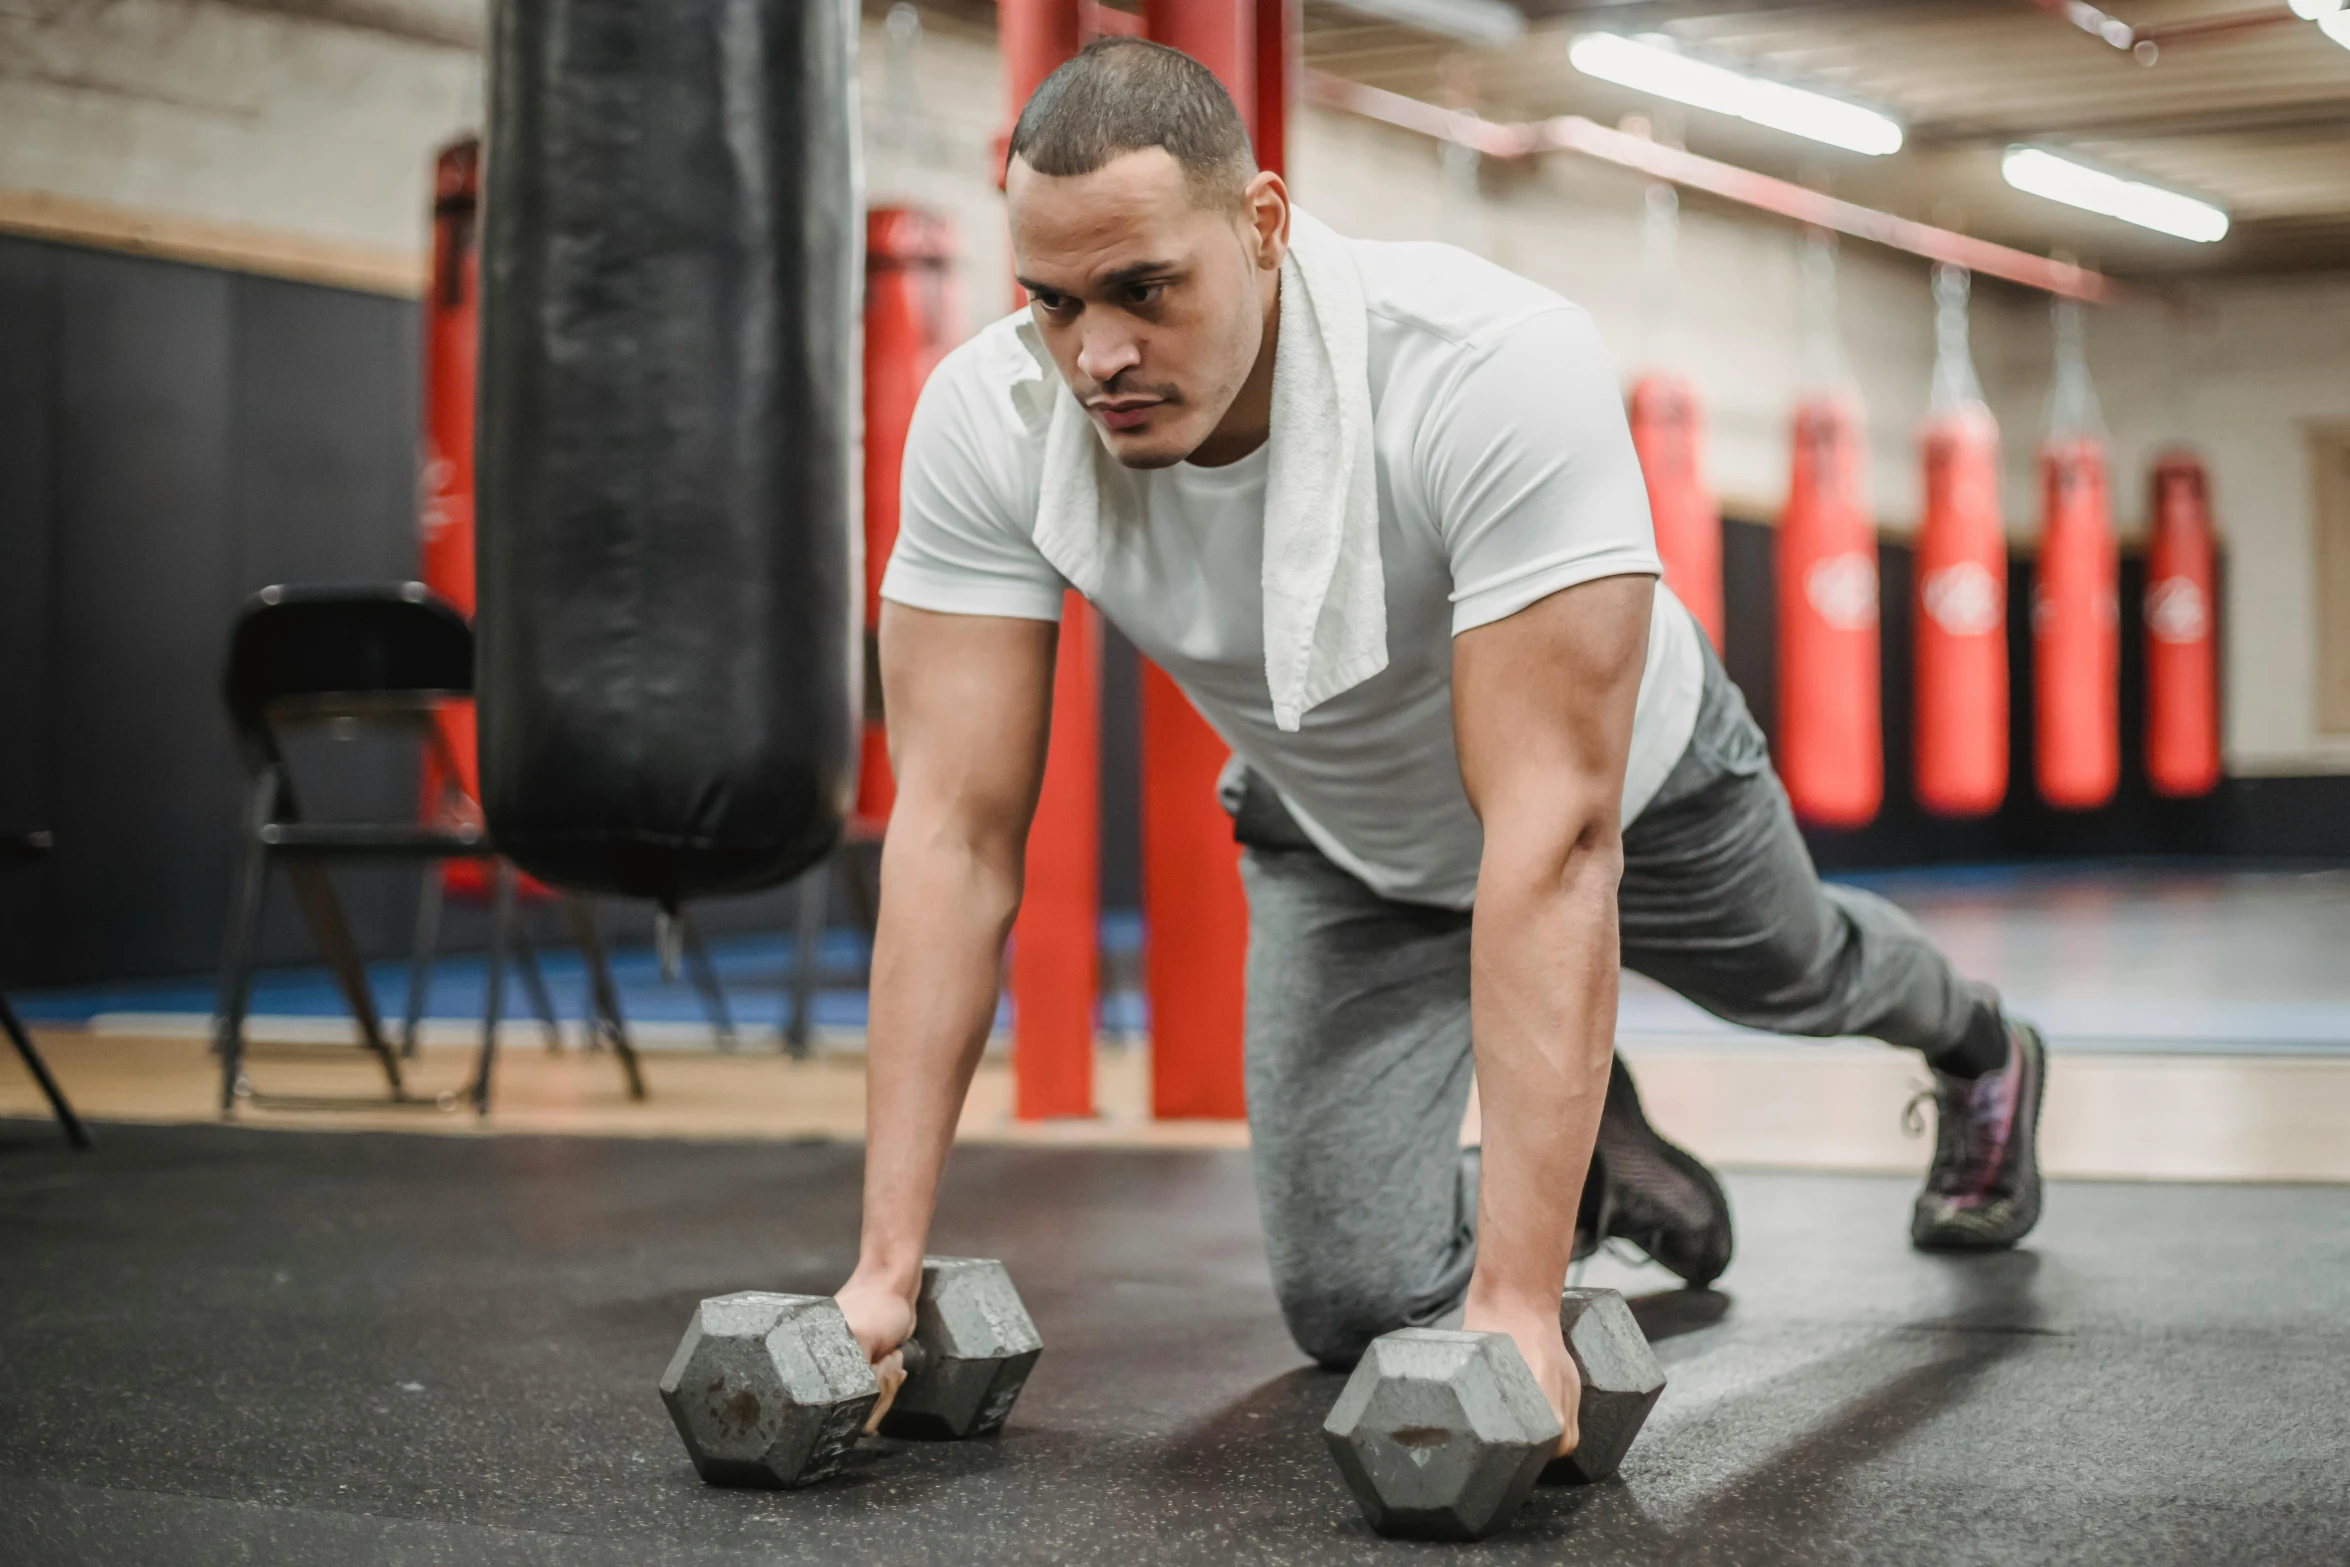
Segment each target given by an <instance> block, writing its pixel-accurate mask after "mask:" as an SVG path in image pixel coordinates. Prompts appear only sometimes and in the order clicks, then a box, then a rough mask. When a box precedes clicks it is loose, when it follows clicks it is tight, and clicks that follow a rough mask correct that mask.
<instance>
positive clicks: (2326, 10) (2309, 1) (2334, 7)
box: [2291, 0, 2342, 22]
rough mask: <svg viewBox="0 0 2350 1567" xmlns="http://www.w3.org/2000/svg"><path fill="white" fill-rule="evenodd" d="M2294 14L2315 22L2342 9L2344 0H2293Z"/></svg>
mask: <svg viewBox="0 0 2350 1567" xmlns="http://www.w3.org/2000/svg"><path fill="white" fill-rule="evenodd" d="M2291 3H2292V6H2293V14H2294V15H2295V16H2302V17H2307V18H2308V19H2309V20H2310V21H2312V22H2315V21H2318V20H2320V19H2322V18H2324V17H2328V16H2332V15H2334V14H2335V13H2336V12H2338V11H2340V10H2341V9H2342V0H2291Z"/></svg>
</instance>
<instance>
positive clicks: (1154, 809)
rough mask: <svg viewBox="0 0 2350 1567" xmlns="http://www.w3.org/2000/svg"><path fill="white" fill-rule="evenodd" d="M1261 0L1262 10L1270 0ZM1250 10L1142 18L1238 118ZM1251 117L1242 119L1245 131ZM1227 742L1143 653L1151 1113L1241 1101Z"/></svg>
mask: <svg viewBox="0 0 2350 1567" xmlns="http://www.w3.org/2000/svg"><path fill="white" fill-rule="evenodd" d="M1265 4H1266V8H1267V9H1268V10H1272V9H1274V8H1275V7H1276V5H1278V4H1280V0H1265ZM1283 9H1284V10H1285V9H1286V8H1285V7H1284V8H1283ZM1255 12H1256V7H1255V5H1253V4H1251V3H1250V0H1146V3H1145V5H1144V7H1143V19H1144V26H1145V28H1146V30H1147V31H1148V33H1149V35H1150V37H1151V38H1153V39H1155V40H1156V41H1158V42H1160V43H1163V44H1168V45H1170V46H1172V47H1174V48H1177V49H1181V50H1182V51H1183V52H1184V53H1186V54H1188V55H1190V56H1191V57H1192V58H1193V59H1195V60H1197V61H1199V62H1200V63H1201V64H1202V65H1205V66H1206V67H1207V68H1208V69H1209V70H1211V71H1214V72H1215V73H1216V78H1217V80H1219V81H1221V82H1222V83H1223V84H1224V90H1225V91H1226V92H1228V93H1230V94H1231V95H1232V101H1233V103H1234V104H1235V105H1236V106H1238V108H1239V109H1240V112H1241V116H1242V118H1243V119H1253V118H1255V117H1256V116H1257V115H1258V114H1260V113H1261V112H1262V111H1261V109H1260V107H1259V99H1258V96H1257V91H1256V72H1255V55H1256V52H1257V43H1256V41H1257V18H1256V15H1255ZM1256 129H1257V127H1256V126H1254V125H1252V126H1251V131H1252V134H1253V133H1254V132H1255V131H1256ZM1259 161H1260V162H1264V158H1263V154H1262V152H1261V151H1260V155H1259ZM1265 166H1266V167H1275V165H1274V164H1272V163H1265ZM1227 754H1228V753H1227V751H1226V748H1225V745H1224V742H1223V741H1222V740H1220V739H1219V738H1217V735H1216V732H1215V731H1214V730H1212V729H1210V728H1209V727H1208V726H1207V724H1206V723H1205V722H1204V721H1203V720H1202V719H1201V718H1200V716H1199V715H1198V714H1197V713H1195V712H1193V711H1192V708H1191V703H1190V702H1189V701H1188V700H1187V699H1186V698H1185V697H1184V695H1183V692H1182V691H1181V690H1180V689H1179V688H1178V687H1177V686H1176V684H1175V682H1174V681H1173V680H1171V679H1169V678H1168V676H1167V675H1166V674H1165V673H1164V672H1163V671H1162V670H1160V669H1158V668H1157V667H1156V666H1154V665H1151V664H1149V663H1147V662H1146V663H1145V664H1144V665H1143V668H1142V902H1143V938H1144V952H1143V972H1144V978H1145V985H1146V988H1147V989H1148V991H1149V993H1150V1017H1151V1113H1152V1114H1153V1115H1156V1116H1159V1117H1161V1118H1175V1117H1186V1118H1194V1119H1208V1120H1237V1119H1239V1118H1240V1117H1242V1116H1243V1115H1245V1114H1246V1113H1247V1101H1246V1096H1245V1094H1244V1091H1243V1089H1242V1085H1241V1059H1240V1057H1241V1051H1240V1041H1241V1018H1242V1012H1243V1009H1244V1004H1245V993H1244V990H1243V984H1242V973H1243V970H1244V968H1245V967H1246V964H1247V958H1248V902H1247V899H1246V898H1245V897H1244V896H1243V895H1242V893H1241V890H1240V851H1239V849H1238V848H1237V846H1235V845H1234V843H1233V841H1232V823H1231V822H1230V821H1229V820H1228V819H1226V817H1225V815H1224V812H1223V810H1222V808H1221V807H1219V806H1218V805H1217V803H1216V775H1217V773H1218V772H1220V771H1221V770H1222V768H1223V765H1224V759H1225V757H1226V755H1227Z"/></svg>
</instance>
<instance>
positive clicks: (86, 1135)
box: [0, 992, 90, 1148]
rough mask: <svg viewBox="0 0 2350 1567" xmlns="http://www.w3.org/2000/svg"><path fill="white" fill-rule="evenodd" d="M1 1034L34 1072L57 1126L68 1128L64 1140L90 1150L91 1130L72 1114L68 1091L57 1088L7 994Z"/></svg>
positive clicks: (1, 1001)
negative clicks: (2, 1033) (66, 1094)
mask: <svg viewBox="0 0 2350 1567" xmlns="http://www.w3.org/2000/svg"><path fill="white" fill-rule="evenodd" d="M0 1031H5V1032H6V1033H7V1035H8V1040H9V1043H10V1044H13V1045H14V1046H16V1053H17V1054H18V1055H20V1056H22V1057H24V1064H25V1070H27V1071H29V1072H31V1073H32V1074H33V1081H34V1082H36V1083H38V1084H40V1085H41V1094H42V1097H44V1098H45V1099H47V1100H48V1101H49V1109H50V1110H51V1111H52V1112H53V1113H54V1114H55V1115H56V1117H57V1124H58V1125H59V1126H61V1127H63V1128H65V1140H66V1141H67V1142H69V1143H71V1144H73V1146H74V1147H76V1148H87V1147H89V1146H90V1132H89V1128H87V1127H85V1126H83V1125H82V1118H81V1117H80V1116H78V1115H75V1114H74V1113H73V1106H72V1105H71V1104H69V1103H67V1102H66V1098H65V1090H64V1089H62V1088H59V1087H58V1086H57V1079H55V1078H54V1077H51V1076H50V1075H49V1063H48V1062H46V1061H44V1060H42V1059H41V1052H40V1051H39V1050H37V1049H35V1048H34V1047H33V1036H32V1035H30V1034H28V1033H26V1032H25V1031H24V1024H23V1023H21V1022H19V1021H18V1020H17V1016H16V1008H14V1007H12V1006H10V1005H9V1004H8V996H7V994H6V993H5V992H0Z"/></svg>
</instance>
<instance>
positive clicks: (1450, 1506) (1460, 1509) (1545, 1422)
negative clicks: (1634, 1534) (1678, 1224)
mask: <svg viewBox="0 0 2350 1567" xmlns="http://www.w3.org/2000/svg"><path fill="white" fill-rule="evenodd" d="M1559 1326H1560V1330H1561V1332H1562V1334H1563V1335H1564V1337H1565V1339H1566V1344H1567V1351H1568V1353H1569V1354H1571V1355H1572V1356H1573V1357H1574V1360H1575V1368H1576V1370H1577V1371H1579V1372H1580V1373H1581V1374H1582V1378H1583V1397H1582V1400H1581V1402H1580V1403H1579V1404H1578V1405H1577V1407H1576V1417H1577V1423H1578V1425H1579V1427H1580V1430H1581V1436H1580V1445H1579V1446H1578V1447H1577V1449H1576V1451H1575V1452H1574V1453H1572V1454H1570V1455H1568V1456H1567V1457H1566V1458H1564V1459H1560V1460H1557V1461H1556V1467H1555V1468H1550V1466H1551V1465H1552V1462H1553V1460H1552V1458H1551V1455H1552V1453H1553V1452H1554V1451H1555V1450H1556V1448H1557V1447H1558V1439H1559V1423H1558V1418H1557V1417H1556V1416H1555V1415H1553V1414H1552V1413H1551V1412H1550V1406H1549V1404H1548V1403H1546V1402H1545V1401H1544V1399H1543V1397H1542V1389H1541V1387H1540V1386H1539V1385H1538V1384H1537V1383H1536V1382H1535V1380H1534V1373H1533V1372H1532V1371H1530V1370H1528V1369H1527V1367H1526V1361H1525V1357H1524V1356H1522V1355H1520V1354H1519V1353H1518V1347H1517V1345H1516V1344H1515V1343H1513V1342H1511V1340H1510V1338H1509V1335H1507V1334H1505V1333H1459V1332H1451V1331H1447V1330H1444V1329H1439V1328H1405V1329H1402V1330H1401V1331H1399V1332H1395V1333H1389V1334H1386V1335H1385V1336H1383V1337H1381V1338H1379V1339H1376V1340H1374V1341H1373V1342H1372V1344H1371V1347H1370V1349H1369V1350H1368V1351H1367V1352H1366V1353H1365V1354H1364V1356H1363V1359H1362V1363H1361V1364H1360V1365H1358V1366H1356V1367H1355V1371H1354V1375H1353V1376H1352V1377H1350V1378H1348V1380H1347V1384H1346V1388H1345V1390H1344V1391H1342V1392H1341V1393H1340V1394H1339V1395H1338V1403H1337V1404H1336V1406H1335V1407H1333V1408H1332V1409H1331V1411H1330V1418H1329V1419H1328V1420H1327V1421H1325V1422H1324V1423H1323V1426H1322V1432H1323V1435H1324V1436H1325V1437H1326V1438H1327V1439H1328V1441H1329V1443H1330V1452H1331V1456H1333V1457H1334V1458H1336V1459H1337V1460H1338V1468H1339V1472H1340V1473H1341V1474H1342V1475H1344V1476H1345V1478H1346V1483H1347V1487H1348V1489H1350V1490H1351V1491H1353V1492H1354V1495H1355V1500H1356V1501H1357V1502H1359V1503H1360V1504H1361V1505H1362V1509H1363V1516H1364V1517H1365V1518H1367V1519H1368V1520H1369V1521H1370V1524H1371V1527H1372V1528H1374V1529H1376V1530H1378V1531H1379V1532H1380V1533H1381V1534H1393V1535H1410V1536H1416V1537H1419V1538H1423V1539H1439V1540H1479V1539H1483V1538H1484V1537H1485V1536H1486V1535H1489V1534H1491V1533H1493V1532H1494V1531H1495V1530H1497V1529H1499V1528H1501V1527H1502V1526H1503V1525H1504V1524H1506V1523H1508V1522H1509V1520H1510V1518H1511V1517H1512V1515H1514V1514H1515V1513H1516V1512H1517V1510H1518V1506H1519V1504H1520V1503H1521V1502H1523V1501H1524V1500H1525V1499H1526V1493H1527V1492H1529V1491H1531V1490H1532V1489H1533V1488H1534V1482H1535V1480H1536V1479H1537V1478H1538V1477H1540V1476H1542V1475H1543V1474H1544V1473H1545V1470H1546V1468H1550V1472H1551V1473H1552V1474H1553V1475H1554V1476H1555V1477H1556V1478H1560V1479H1577V1480H1604V1479H1606V1478H1607V1477H1608V1476H1609V1475H1611V1474H1613V1473H1615V1470H1616V1466H1617V1465H1618V1464H1619V1463H1621V1462H1622V1461H1623V1457H1624V1453H1625V1451H1626V1450H1627V1449H1628V1448H1630V1447H1631V1445H1632V1439H1633V1438H1634V1437H1636V1436H1638V1435H1639V1434H1640V1427H1641V1424H1642V1422H1644V1421H1645V1420H1647V1418H1648V1412H1649V1410H1650V1409H1652V1408H1653V1407H1655V1404H1656V1400H1657V1397H1658V1395H1659V1394H1661V1393H1662V1392H1663V1391H1664V1385H1665V1377H1664V1371H1663V1369H1662V1368H1661V1367H1659V1366H1658V1365H1657V1363H1656V1356H1655V1355H1654V1353H1652V1352H1651V1351H1650V1349H1649V1347H1648V1340H1647V1338H1646V1337H1645V1336H1644V1335H1643V1334H1642V1333H1641V1331H1640V1324H1639V1323H1638V1322H1636V1321H1634V1320H1633V1317H1632V1310H1631V1307H1629V1306H1628V1305H1626V1304H1625V1302H1624V1298H1623V1296H1621V1295H1619V1294H1617V1293H1616V1292H1615V1291H1614V1290H1585V1289H1573V1290H1568V1291H1566V1292H1565V1294H1564V1295H1563V1296H1562V1297H1561V1299H1560V1301H1559Z"/></svg>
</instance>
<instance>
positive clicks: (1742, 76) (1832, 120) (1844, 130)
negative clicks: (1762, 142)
mask: <svg viewBox="0 0 2350 1567" xmlns="http://www.w3.org/2000/svg"><path fill="white" fill-rule="evenodd" d="M1567 58H1568V59H1569V60H1570V61H1572V62H1574V66H1575V69H1576V70H1578V71H1581V72H1582V73H1583V74H1584V75H1586V76H1596V77H1598V78H1599V79H1600V80H1601V81H1606V82H1614V83H1615V84H1616V85H1617V86H1619V87H1630V88H1632V89H1634V90H1635V91H1638V92H1645V93H1654V94H1656V95H1657V96H1658V97H1659V98H1670V99H1672V100H1673V101H1674V102H1676V103H1686V104H1691V105H1694V106H1695V107H1697V108H1700V109H1711V110H1713V111H1714V112H1715V113H1716V114H1730V115H1735V116H1737V117H1738V118H1739V119H1741V120H1752V121H1753V122H1754V123H1755V124H1757V125H1768V126H1769V127H1771V129H1773V130H1778V131H1788V132H1791V133H1792V134H1794V135H1797V136H1808V137H1810V138H1811V139H1812V140H1813V141H1824V142H1826V143H1827V144H1828V145H1829V146H1831V147H1843V148H1846V149H1848V150H1850V151H1852V152H1865V153H1867V154H1869V155H1870V156H1871V157H1881V156H1883V155H1884V154H1886V153H1888V152H1898V151H1899V150H1900V149H1901V127H1900V125H1898V124H1897V123H1895V122H1894V121H1892V120H1890V119H1887V118H1886V117H1885V116H1884V115H1882V114H1879V113H1878V112H1877V111H1876V110H1874V109H1864V108H1862V107H1861V106H1860V105H1859V104H1857V103H1846V102H1845V101H1844V100H1843V99H1841V98H1830V97H1828V96H1826V95H1825V94H1822V93H1816V92H1806V91H1805V90H1804V89H1803V88H1801V87H1790V86H1788V85H1787V84H1786V83H1785V82H1774V81H1768V80H1765V79H1764V78H1762V77H1759V76H1749V75H1747V74H1746V73H1745V72H1743V71H1732V70H1728V69H1725V68H1724V67H1722V66H1719V65H1711V64H1708V63H1707V62H1705V61H1703V60H1698V59H1693V58H1692V57H1690V56H1689V55H1685V54H1683V53H1682V52H1681V51H1680V50H1679V49H1677V48H1676V47H1674V45H1673V41H1672V40H1671V39H1669V38H1666V37H1665V36H1664V35H1662V34H1661V33H1647V34H1643V35H1642V36H1640V37H1638V38H1627V37H1625V36H1624V35H1623V34H1621V33H1585V34H1584V35H1583V36H1582V37H1580V38H1578V39H1576V40H1575V41H1574V43H1573V44H1571V45H1569V46H1568V49H1567Z"/></svg>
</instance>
